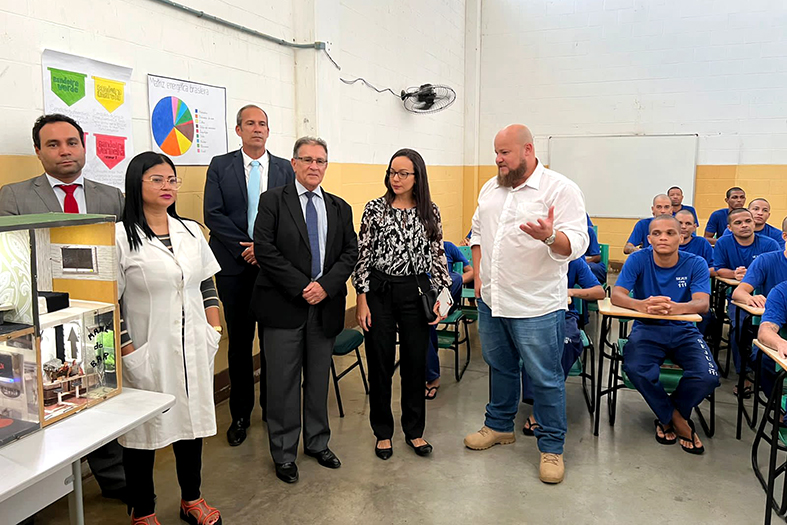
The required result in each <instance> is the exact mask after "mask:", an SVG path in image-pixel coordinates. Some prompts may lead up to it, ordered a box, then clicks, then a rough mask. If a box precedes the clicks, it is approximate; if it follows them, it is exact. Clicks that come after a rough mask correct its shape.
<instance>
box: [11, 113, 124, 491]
mask: <svg viewBox="0 0 787 525" xmlns="http://www.w3.org/2000/svg"><path fill="white" fill-rule="evenodd" d="M33 145H34V146H35V150H36V155H37V156H38V159H39V160H40V161H41V164H42V165H43V167H44V174H43V175H39V176H38V177H34V178H32V179H28V180H26V181H22V182H17V183H15V184H6V185H5V186H3V187H2V188H0V215H27V214H30V213H48V212H66V213H98V214H102V215H114V216H115V217H116V218H117V219H120V217H121V215H122V214H123V202H124V201H123V193H122V192H121V191H120V190H119V189H117V188H114V187H112V186H107V185H106V184H101V183H98V182H95V181H92V180H88V179H85V178H84V177H83V176H82V168H83V167H84V166H85V134H84V132H83V131H82V128H81V127H80V126H79V124H77V123H76V122H75V121H74V120H73V119H72V118H70V117H67V116H65V115H60V114H57V113H53V114H51V115H43V116H41V117H39V118H38V120H36V123H35V125H33ZM87 460H88V463H89V464H90V470H92V471H93V475H94V476H95V478H96V481H98V484H99V486H100V487H101V492H102V493H103V494H104V496H106V497H109V498H117V499H125V490H126V476H125V473H124V471H123V449H122V448H120V445H119V444H118V442H117V441H112V442H110V443H107V444H106V445H104V446H102V447H101V448H99V449H98V450H96V451H95V452H92V453H91V454H88V456H87Z"/></svg>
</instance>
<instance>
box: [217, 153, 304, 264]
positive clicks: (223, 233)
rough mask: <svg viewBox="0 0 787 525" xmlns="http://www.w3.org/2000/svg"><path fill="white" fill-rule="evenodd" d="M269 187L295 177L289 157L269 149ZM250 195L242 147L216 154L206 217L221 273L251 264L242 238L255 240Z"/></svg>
mask: <svg viewBox="0 0 787 525" xmlns="http://www.w3.org/2000/svg"><path fill="white" fill-rule="evenodd" d="M266 155H268V159H269V163H268V187H267V188H265V189H266V191H267V190H271V189H273V188H278V187H279V186H284V185H286V184H289V183H291V182H293V181H294V180H295V172H293V170H292V165H291V164H290V162H289V161H288V160H285V159H283V158H281V157H277V156H275V155H271V153H270V152H267V153H266ZM247 208H248V196H247V191H246V174H245V173H244V170H243V155H242V154H241V151H240V150H237V151H231V152H229V153H227V154H224V155H219V156H216V157H213V160H211V161H210V166H209V167H208V176H207V178H206V179H205V196H204V210H203V211H204V220H205V226H207V227H208V229H210V242H209V244H210V247H211V249H212V250H213V255H215V256H216V260H217V261H218V262H219V264H220V265H221V271H220V272H219V275H238V274H240V273H241V272H243V270H244V269H245V268H246V267H247V266H248V263H246V261H244V260H243V258H242V257H241V253H243V250H244V249H245V248H244V247H243V246H241V245H240V243H241V242H251V241H252V239H251V238H249V234H248V233H247V231H246V230H247V227H248V218H247V215H246V210H247Z"/></svg>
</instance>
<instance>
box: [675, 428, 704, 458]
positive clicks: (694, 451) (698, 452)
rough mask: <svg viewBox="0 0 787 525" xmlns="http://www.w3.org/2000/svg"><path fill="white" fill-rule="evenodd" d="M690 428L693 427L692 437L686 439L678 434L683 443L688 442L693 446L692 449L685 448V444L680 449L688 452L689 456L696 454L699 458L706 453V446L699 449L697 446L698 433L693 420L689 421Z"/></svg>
mask: <svg viewBox="0 0 787 525" xmlns="http://www.w3.org/2000/svg"><path fill="white" fill-rule="evenodd" d="M688 424H689V427H691V437H685V436H681V435H680V434H678V439H680V440H681V441H688V442H690V443H691V444H692V447H691V448H689V447H687V446H685V445H684V444H683V443H681V444H680V448H682V449H683V451H684V452H688V453H689V454H694V455H697V456H699V455H700V454H702V453H703V452H705V446H704V445H703V446H701V447H697V446H695V442H694V438H695V437H697V432H696V431H695V430H694V422H693V421H692V420H690V419H689V420H688Z"/></svg>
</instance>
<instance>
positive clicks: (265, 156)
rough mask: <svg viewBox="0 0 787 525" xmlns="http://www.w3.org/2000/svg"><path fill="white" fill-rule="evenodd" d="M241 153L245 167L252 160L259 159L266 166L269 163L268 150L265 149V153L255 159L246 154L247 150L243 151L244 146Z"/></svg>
mask: <svg viewBox="0 0 787 525" xmlns="http://www.w3.org/2000/svg"><path fill="white" fill-rule="evenodd" d="M240 154H241V155H243V167H244V168H248V167H249V165H250V164H251V162H252V161H254V160H258V161H259V162H260V166H261V167H266V166H267V165H268V150H265V153H263V154H262V157H260V158H258V159H253V158H251V157H249V156H248V155H246V152H245V151H243V148H241V149H240Z"/></svg>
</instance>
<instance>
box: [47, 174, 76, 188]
mask: <svg viewBox="0 0 787 525" xmlns="http://www.w3.org/2000/svg"><path fill="white" fill-rule="evenodd" d="M46 180H48V181H49V185H50V186H52V189H54V188H56V187H58V186H63V185H65V182H63V181H61V180H57V179H56V178H54V177H53V176H52V175H50V174H49V173H47V174H46ZM69 184H77V185H79V186H82V187H84V186H85V176H84V175H82V174H80V175H79V177H77V178H76V180H74V181H73V182H70V183H69Z"/></svg>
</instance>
